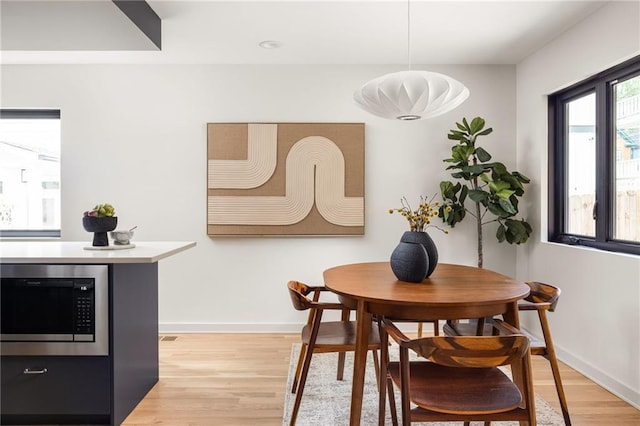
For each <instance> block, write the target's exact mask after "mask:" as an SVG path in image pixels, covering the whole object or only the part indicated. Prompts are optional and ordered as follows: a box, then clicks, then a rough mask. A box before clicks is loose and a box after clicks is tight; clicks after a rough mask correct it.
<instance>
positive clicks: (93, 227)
mask: <svg viewBox="0 0 640 426" xmlns="http://www.w3.org/2000/svg"><path fill="white" fill-rule="evenodd" d="M117 225H118V218H117V217H116V216H112V217H96V216H84V217H83V218H82V226H83V227H84V230H85V231H87V232H93V245H94V246H108V245H109V238H107V232H109V231H113V230H114V229H116V226H117Z"/></svg>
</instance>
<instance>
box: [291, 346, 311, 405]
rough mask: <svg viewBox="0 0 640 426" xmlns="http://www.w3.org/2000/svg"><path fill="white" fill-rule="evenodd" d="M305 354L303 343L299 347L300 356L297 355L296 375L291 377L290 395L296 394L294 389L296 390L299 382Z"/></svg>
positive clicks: (305, 349) (305, 348)
mask: <svg viewBox="0 0 640 426" xmlns="http://www.w3.org/2000/svg"><path fill="white" fill-rule="evenodd" d="M306 352H307V345H306V344H305V343H303V344H302V345H301V346H300V355H298V366H297V367H296V374H295V376H293V386H291V393H296V389H298V381H299V380H300V372H301V371H302V362H303V361H304V356H305V353H306Z"/></svg>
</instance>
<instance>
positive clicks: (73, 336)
mask: <svg viewBox="0 0 640 426" xmlns="http://www.w3.org/2000/svg"><path fill="white" fill-rule="evenodd" d="M108 283H109V271H108V266H107V265H1V266H0V354H1V355H108V354H109V313H108V312H109V306H108V288H109V287H108Z"/></svg>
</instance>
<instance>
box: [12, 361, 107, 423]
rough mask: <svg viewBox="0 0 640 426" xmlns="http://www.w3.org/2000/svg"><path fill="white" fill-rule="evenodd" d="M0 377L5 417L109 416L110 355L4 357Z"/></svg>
mask: <svg viewBox="0 0 640 426" xmlns="http://www.w3.org/2000/svg"><path fill="white" fill-rule="evenodd" d="M45 369H46V370H45ZM0 378H1V389H0V390H1V394H0V407H1V408H0V410H1V414H2V417H3V419H7V418H12V417H13V416H14V415H29V416H44V417H45V418H46V417H47V416H51V418H52V419H53V418H55V417H57V416H60V415H70V416H73V417H76V418H77V417H78V416H80V417H81V416H87V418H99V417H103V416H106V417H107V418H108V417H109V413H110V404H111V400H110V386H111V385H110V367H109V358H108V357H91V356H78V357H65V356H46V357H45V356H19V357H18V356H4V357H2V358H0ZM2 423H4V422H2Z"/></svg>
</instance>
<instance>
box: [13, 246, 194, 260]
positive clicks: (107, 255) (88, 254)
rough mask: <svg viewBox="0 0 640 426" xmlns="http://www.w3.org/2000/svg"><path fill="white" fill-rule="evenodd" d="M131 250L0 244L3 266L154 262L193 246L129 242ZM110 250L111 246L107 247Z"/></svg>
mask: <svg viewBox="0 0 640 426" xmlns="http://www.w3.org/2000/svg"><path fill="white" fill-rule="evenodd" d="M132 243H133V244H134V245H135V247H133V248H127V249H120V250H86V249H85V247H91V243H90V242H86V241H0V264H3V263H7V264H9V263H12V264H16V263H47V264H56V263H74V264H88V263H155V262H157V261H159V260H160V259H164V258H166V257H169V256H172V255H174V254H176V253H180V252H181V251H184V250H187V249H189V248H191V247H194V246H195V245H196V243H195V242H192V241H132ZM111 247H113V246H111Z"/></svg>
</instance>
